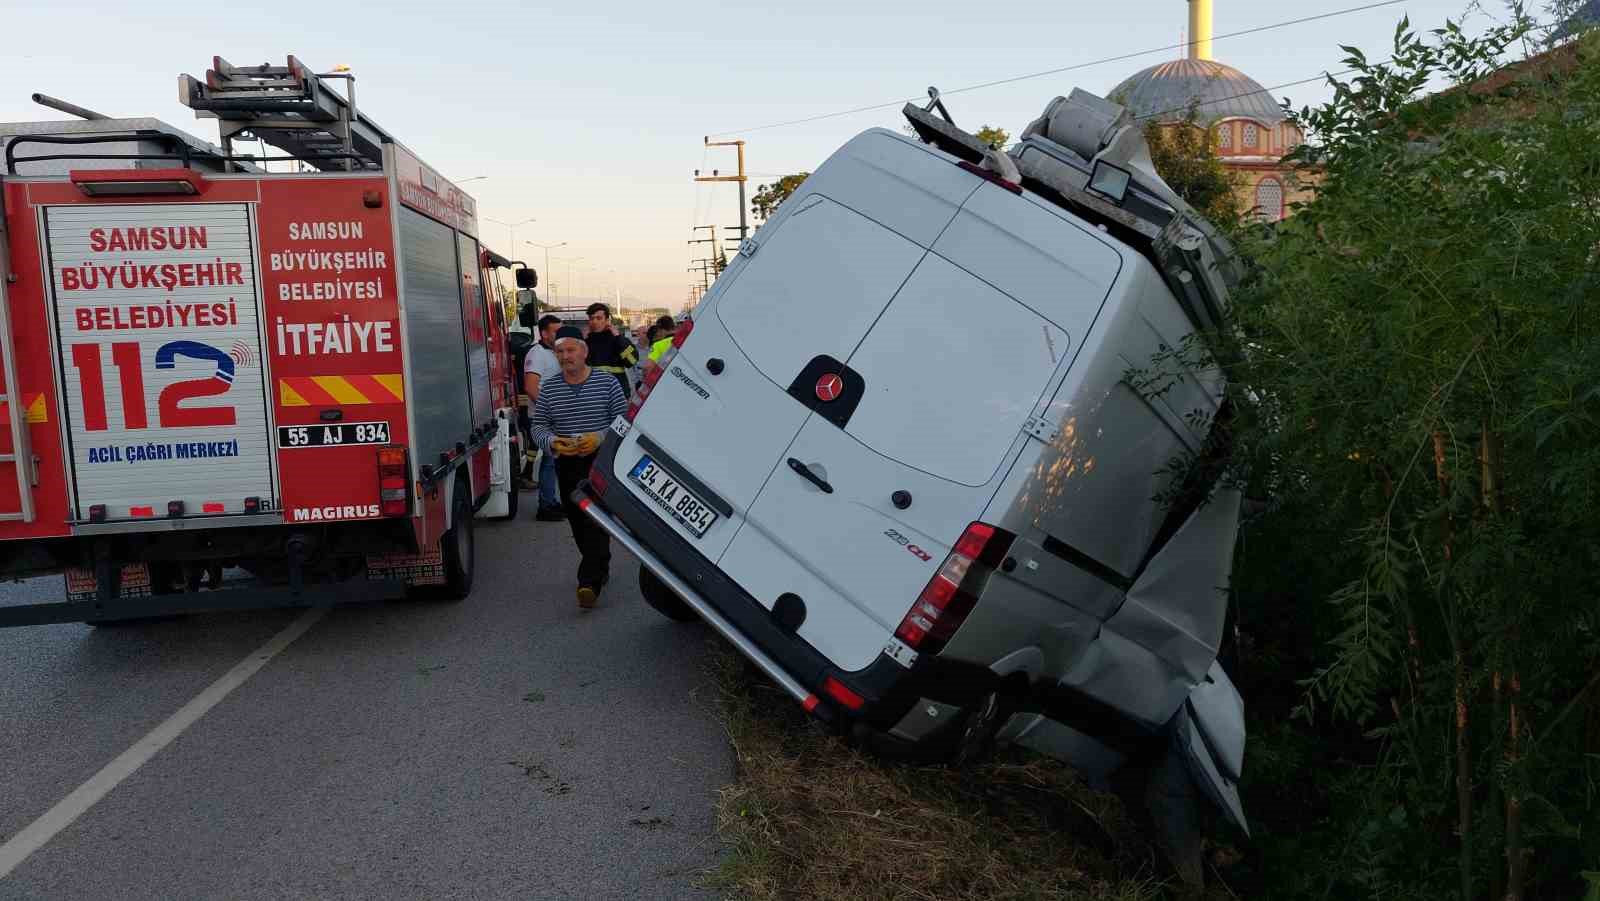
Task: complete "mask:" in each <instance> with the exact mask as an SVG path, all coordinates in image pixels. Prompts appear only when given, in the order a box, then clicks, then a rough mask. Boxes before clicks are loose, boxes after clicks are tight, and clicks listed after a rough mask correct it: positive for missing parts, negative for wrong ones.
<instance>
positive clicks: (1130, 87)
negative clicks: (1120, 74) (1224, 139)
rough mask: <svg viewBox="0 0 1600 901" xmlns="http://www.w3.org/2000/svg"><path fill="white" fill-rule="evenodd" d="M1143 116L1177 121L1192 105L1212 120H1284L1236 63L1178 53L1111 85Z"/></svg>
mask: <svg viewBox="0 0 1600 901" xmlns="http://www.w3.org/2000/svg"><path fill="white" fill-rule="evenodd" d="M1109 99H1111V100H1112V101H1114V102H1116V103H1120V104H1122V105H1123V106H1125V107H1127V108H1128V109H1129V110H1130V111H1132V112H1133V114H1134V115H1135V116H1137V117H1139V118H1154V119H1157V120H1159V121H1172V120H1177V119H1181V118H1183V116H1184V114H1185V112H1186V111H1187V110H1188V109H1189V108H1190V107H1191V106H1192V107H1194V108H1195V115H1196V117H1197V118H1198V119H1199V120H1200V122H1202V123H1204V124H1206V125H1210V124H1211V123H1214V122H1218V121H1221V120H1223V119H1231V118H1235V117H1239V118H1245V119H1253V120H1255V121H1257V122H1260V123H1261V124H1262V125H1265V126H1267V127H1268V128H1271V127H1273V126H1276V125H1278V124H1279V123H1280V122H1282V121H1283V120H1284V114H1283V109H1282V108H1281V107H1279V106H1278V103H1277V101H1276V100H1274V99H1273V97H1272V95H1271V94H1269V93H1267V89H1266V88H1263V87H1262V86H1261V85H1260V84H1258V83H1257V82H1256V81H1255V79H1253V78H1251V77H1250V76H1248V75H1246V74H1244V73H1243V72H1240V71H1239V70H1238V69H1235V68H1233V67H1232V66H1228V65H1224V64H1222V63H1219V62H1217V61H1216V60H1211V59H1196V58H1194V57H1190V58H1188V59H1175V60H1171V61H1169V62H1164V63H1161V64H1159V65H1155V66H1151V67H1150V68H1148V69H1145V70H1143V71H1141V72H1138V73H1136V74H1135V75H1133V76H1131V77H1129V78H1128V79H1126V80H1124V81H1123V82H1122V83H1121V84H1119V85H1117V86H1116V87H1115V88H1112V89H1111V94H1110V98H1109Z"/></svg>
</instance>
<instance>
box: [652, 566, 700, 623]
mask: <svg viewBox="0 0 1600 901" xmlns="http://www.w3.org/2000/svg"><path fill="white" fill-rule="evenodd" d="M639 593H640V594H642V595H644V602H645V603H646V604H649V605H650V606H651V607H653V608H655V611H656V612H657V613H659V614H661V615H662V616H665V617H666V618H667V619H670V620H675V621H677V622H680V623H688V622H693V621H695V620H697V619H699V618H700V615H699V614H697V613H695V612H694V608H693V607H690V606H689V605H688V604H685V603H684V602H683V598H680V597H678V596H677V595H676V594H674V593H673V591H672V589H670V588H668V587H667V583H665V582H663V581H661V579H660V578H658V577H657V576H656V574H655V573H653V572H651V571H650V569H649V567H647V566H645V565H644V564H643V563H641V564H639Z"/></svg>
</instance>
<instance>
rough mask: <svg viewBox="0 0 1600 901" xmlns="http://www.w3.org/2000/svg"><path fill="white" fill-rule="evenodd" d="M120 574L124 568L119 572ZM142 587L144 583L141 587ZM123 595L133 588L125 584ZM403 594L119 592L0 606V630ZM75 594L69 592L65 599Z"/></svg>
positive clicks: (386, 586)
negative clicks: (102, 595) (109, 595)
mask: <svg viewBox="0 0 1600 901" xmlns="http://www.w3.org/2000/svg"><path fill="white" fill-rule="evenodd" d="M124 574H125V575H126V569H125V570H124ZM146 584H148V583H146ZM129 588H130V591H129V592H128V593H129V594H136V593H137V592H138V591H139V589H138V588H137V587H136V586H134V585H130V586H129ZM404 595H405V585H404V583H402V582H399V581H392V580H386V581H369V580H367V579H352V580H350V581H347V582H340V583H335V584H330V585H312V586H307V587H306V588H304V589H302V590H301V591H299V592H296V591H294V590H293V589H291V588H287V587H284V588H248V587H246V588H233V589H225V590H222V591H193V592H181V593H177V594H149V593H148V592H147V591H146V592H145V593H143V594H142V596H138V595H136V596H131V597H130V596H124V595H122V594H119V595H118V596H116V597H113V598H111V599H109V600H105V599H101V598H100V597H94V598H91V599H88V600H66V601H48V602H44V603H38V604H21V605H16V606H7V607H0V628H3V627H9V626H42V625H48V624H51V623H80V622H90V623H92V622H107V621H122V620H131V619H144V618H147V617H155V616H176V615H180V614H186V613H210V612H214V611H218V610H259V609H265V608H274V607H333V606H337V605H343V604H359V603H367V602H372V601H385V600H393V599H396V598H400V597H403V596H404ZM73 596H77V595H76V592H69V597H73Z"/></svg>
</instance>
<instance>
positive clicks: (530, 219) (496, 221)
mask: <svg viewBox="0 0 1600 901" xmlns="http://www.w3.org/2000/svg"><path fill="white" fill-rule="evenodd" d="M483 220H484V221H485V222H493V223H494V224H495V225H504V226H505V227H506V228H509V229H511V252H512V253H516V252H517V227H518V226H521V225H527V224H528V223H529V222H535V221H538V220H536V219H534V218H533V217H532V216H529V217H528V218H526V219H524V220H522V221H521V222H501V221H500V220H499V219H492V218H490V217H488V216H485V217H483Z"/></svg>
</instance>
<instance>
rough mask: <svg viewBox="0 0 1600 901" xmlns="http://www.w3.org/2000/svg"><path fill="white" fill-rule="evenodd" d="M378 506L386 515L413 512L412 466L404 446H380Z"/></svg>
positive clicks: (402, 514)
mask: <svg viewBox="0 0 1600 901" xmlns="http://www.w3.org/2000/svg"><path fill="white" fill-rule="evenodd" d="M378 506H379V509H380V512H382V514H383V515H384V516H405V515H407V514H409V513H410V512H411V467H410V466H409V465H408V458H407V452H406V449H405V448H403V447H380V448H378Z"/></svg>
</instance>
